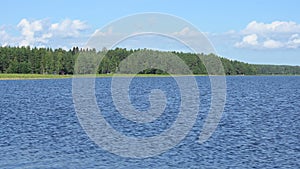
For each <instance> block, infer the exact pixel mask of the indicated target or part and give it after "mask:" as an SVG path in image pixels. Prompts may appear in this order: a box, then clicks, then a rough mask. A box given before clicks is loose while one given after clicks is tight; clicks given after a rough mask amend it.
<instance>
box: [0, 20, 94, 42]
mask: <svg viewBox="0 0 300 169" xmlns="http://www.w3.org/2000/svg"><path fill="white" fill-rule="evenodd" d="M88 28H89V27H88V25H87V24H86V23H85V22H83V21H80V20H70V19H65V20H63V21H61V22H57V23H51V21H50V20H49V19H41V20H28V19H26V18H24V19H22V20H21V21H20V22H19V23H18V24H17V25H15V26H6V25H2V26H1V25H0V45H1V46H8V45H10V46H35V47H38V46H40V47H41V46H51V47H54V48H56V47H60V46H64V47H66V46H68V47H69V48H71V47H73V46H72V45H75V46H77V44H76V43H78V46H79V44H80V45H81V44H83V42H86V40H87V37H88V33H87V32H83V31H86V30H88ZM66 37H67V39H66ZM75 42H76V43H75ZM74 43H75V44H74Z"/></svg>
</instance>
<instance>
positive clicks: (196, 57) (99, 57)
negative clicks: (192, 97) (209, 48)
mask: <svg viewBox="0 0 300 169" xmlns="http://www.w3.org/2000/svg"><path fill="white" fill-rule="evenodd" d="M140 51H144V52H142V53H143V54H144V55H147V52H148V54H149V55H151V56H158V55H161V56H164V55H166V56H167V55H168V56H169V55H176V56H178V57H179V58H180V59H181V60H182V61H184V63H185V64H186V65H187V66H188V68H189V70H191V72H192V73H193V74H207V71H206V68H205V65H204V64H203V62H202V59H201V58H209V57H218V56H216V55H215V54H194V53H183V52H163V51H154V50H149V49H136V50H133V49H130V50H127V49H123V48H115V49H112V50H106V49H103V50H101V51H96V50H95V49H79V48H78V47H73V48H72V49H70V50H64V49H61V48H59V49H51V48H30V47H29V46H28V47H0V73H24V74H29V73H31V74H74V72H75V71H76V70H77V73H95V72H97V73H99V74H107V73H115V72H119V73H131V72H130V71H128V70H130V68H132V67H133V66H132V65H143V66H144V67H145V68H147V69H145V70H141V71H140V72H139V73H141V74H166V73H168V72H166V71H164V70H162V69H157V68H151V65H149V63H147V62H143V63H139V62H138V59H136V60H135V59H132V60H131V61H130V62H126V64H127V65H126V64H125V65H124V64H123V68H124V67H126V68H127V69H120V67H119V66H120V63H121V61H122V60H124V59H126V58H127V57H128V56H130V55H132V54H134V53H138V52H140ZM163 58H165V59H164V60H161V64H162V65H163V67H168V66H169V65H170V64H171V63H170V62H169V60H168V59H167V58H168V57H163ZM219 59H220V60H221V62H222V64H223V67H224V71H225V74H226V75H257V74H265V75H271V74H276V75H295V74H300V66H287V65H258V64H248V63H244V62H239V61H236V60H229V59H226V58H222V57H219ZM76 62H77V63H78V64H75V63H76ZM98 63H99V64H98ZM75 65H77V67H75Z"/></svg>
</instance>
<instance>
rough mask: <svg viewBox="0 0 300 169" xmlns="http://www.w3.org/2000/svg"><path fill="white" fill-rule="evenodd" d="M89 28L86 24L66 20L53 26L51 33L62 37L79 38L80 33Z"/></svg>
mask: <svg viewBox="0 0 300 169" xmlns="http://www.w3.org/2000/svg"><path fill="white" fill-rule="evenodd" d="M87 28H88V25H87V24H86V23H85V22H82V21H80V20H70V19H65V20H63V21H62V22H60V23H54V24H51V27H50V31H51V32H52V33H53V34H55V35H58V36H62V37H78V36H79V35H80V32H81V31H84V30H86V29H87Z"/></svg>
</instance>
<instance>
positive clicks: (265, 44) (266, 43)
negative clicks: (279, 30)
mask: <svg viewBox="0 0 300 169" xmlns="http://www.w3.org/2000/svg"><path fill="white" fill-rule="evenodd" d="M283 46H284V44H283V43H281V42H280V41H276V40H272V39H269V40H266V41H264V42H263V47H265V48H269V49H275V48H281V47H283Z"/></svg>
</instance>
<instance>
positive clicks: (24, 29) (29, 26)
mask: <svg viewBox="0 0 300 169" xmlns="http://www.w3.org/2000/svg"><path fill="white" fill-rule="evenodd" d="M17 27H18V28H19V29H20V30H21V33H22V36H23V40H22V41H21V42H20V43H19V45H20V46H28V45H32V44H34V43H35V42H36V41H37V39H36V37H35V34H36V32H40V31H42V30H43V24H42V20H36V21H32V22H30V21H28V20H27V19H22V20H21V21H20V23H19V24H18V25H17Z"/></svg>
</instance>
